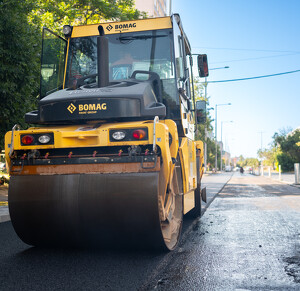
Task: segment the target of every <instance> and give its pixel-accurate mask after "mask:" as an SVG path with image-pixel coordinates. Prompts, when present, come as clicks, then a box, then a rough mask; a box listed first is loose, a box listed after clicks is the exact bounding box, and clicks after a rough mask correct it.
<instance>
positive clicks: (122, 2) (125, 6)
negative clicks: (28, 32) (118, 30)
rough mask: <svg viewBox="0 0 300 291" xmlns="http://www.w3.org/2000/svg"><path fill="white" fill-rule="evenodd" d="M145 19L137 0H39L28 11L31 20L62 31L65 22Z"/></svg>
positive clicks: (90, 22) (88, 22)
mask: <svg viewBox="0 0 300 291" xmlns="http://www.w3.org/2000/svg"><path fill="white" fill-rule="evenodd" d="M142 17H143V18H145V17H146V13H145V12H140V11H138V10H137V9H136V8H135V3H134V0H71V1H61V0H48V1H44V0H37V1H35V8H34V9H33V10H32V12H31V13H30V14H29V19H30V21H31V22H32V23H34V24H38V25H39V26H40V27H43V26H47V27H48V28H50V29H52V30H53V31H56V32H60V31H61V29H62V27H63V25H66V24H69V25H80V24H93V23H100V22H105V21H107V20H111V21H123V20H133V19H138V18H142Z"/></svg>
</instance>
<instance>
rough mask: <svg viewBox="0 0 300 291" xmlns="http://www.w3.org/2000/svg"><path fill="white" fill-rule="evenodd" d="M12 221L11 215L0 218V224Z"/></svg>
mask: <svg viewBox="0 0 300 291" xmlns="http://www.w3.org/2000/svg"><path fill="white" fill-rule="evenodd" d="M7 221H10V216H9V214H7V215H2V216H0V223H1V222H7Z"/></svg>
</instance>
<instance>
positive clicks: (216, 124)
mask: <svg viewBox="0 0 300 291" xmlns="http://www.w3.org/2000/svg"><path fill="white" fill-rule="evenodd" d="M226 105H231V103H225V104H216V106H215V142H216V160H215V171H217V169H218V135H217V126H218V121H217V116H218V106H226ZM221 155H222V153H221Z"/></svg>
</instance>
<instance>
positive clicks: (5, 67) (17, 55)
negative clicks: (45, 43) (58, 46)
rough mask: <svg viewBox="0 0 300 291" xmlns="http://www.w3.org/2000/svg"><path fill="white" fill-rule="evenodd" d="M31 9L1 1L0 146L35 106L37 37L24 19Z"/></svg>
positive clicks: (19, 3)
mask: <svg viewBox="0 0 300 291" xmlns="http://www.w3.org/2000/svg"><path fill="white" fill-rule="evenodd" d="M31 9H32V6H31V4H30V3H27V2H26V1H24V2H23V1H12V0H1V2H0V36H1V38H0V59H1V66H0V67H1V70H0V84H1V86H0V102H1V115H0V148H3V145H4V134H5V133H6V132H7V131H8V130H10V129H11V128H12V126H13V125H14V124H15V123H19V124H20V125H21V126H25V122H24V114H25V113H26V112H28V111H31V110H32V109H33V108H34V107H35V105H36V97H37V92H38V83H39V77H38V76H39V51H40V47H39V40H38V38H39V37H40V35H39V33H38V32H37V30H36V29H35V28H34V27H33V26H32V25H30V24H28V22H27V13H28V12H29V11H30V10H31Z"/></svg>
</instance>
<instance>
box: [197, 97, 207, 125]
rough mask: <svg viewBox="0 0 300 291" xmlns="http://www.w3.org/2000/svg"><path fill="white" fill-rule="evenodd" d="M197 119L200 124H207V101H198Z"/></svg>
mask: <svg viewBox="0 0 300 291" xmlns="http://www.w3.org/2000/svg"><path fill="white" fill-rule="evenodd" d="M196 117H197V122H198V123H205V122H206V101H204V100H201V101H196Z"/></svg>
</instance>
